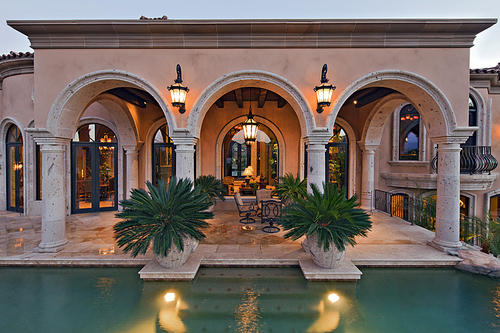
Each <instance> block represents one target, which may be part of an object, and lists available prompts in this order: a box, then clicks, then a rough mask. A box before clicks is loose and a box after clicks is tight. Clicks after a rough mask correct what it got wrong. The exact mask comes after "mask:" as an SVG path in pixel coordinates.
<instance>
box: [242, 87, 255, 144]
mask: <svg viewBox="0 0 500 333" xmlns="http://www.w3.org/2000/svg"><path fill="white" fill-rule="evenodd" d="M241 127H242V128H243V137H244V138H245V143H246V144H247V146H248V145H250V144H251V143H252V142H255V140H256V139H257V129H258V128H259V124H258V123H257V122H256V121H255V120H253V114H252V88H250V108H249V109H248V116H247V120H245V121H244V122H243V123H242V124H241Z"/></svg>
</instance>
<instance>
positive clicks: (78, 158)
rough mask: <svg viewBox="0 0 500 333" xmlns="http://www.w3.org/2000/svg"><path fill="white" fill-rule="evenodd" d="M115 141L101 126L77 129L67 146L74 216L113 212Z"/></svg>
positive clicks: (115, 168)
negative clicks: (70, 169) (76, 214)
mask: <svg viewBox="0 0 500 333" xmlns="http://www.w3.org/2000/svg"><path fill="white" fill-rule="evenodd" d="M117 151H118V141H117V138H116V135H115V133H114V132H113V131H112V130H111V129H110V128H109V127H107V126H104V125H101V124H96V123H93V124H87V125H83V126H81V127H79V128H78V130H77V131H76V134H75V137H74V139H73V142H72V144H71V162H72V163H71V164H72V170H73V172H72V174H71V176H72V177H71V178H72V182H71V184H72V187H71V188H72V192H73V193H72V211H73V212H74V213H83V212H97V211H105V210H116V209H117V208H118V198H117V195H116V193H117V190H118V187H117V183H118V182H117V175H118V152H117Z"/></svg>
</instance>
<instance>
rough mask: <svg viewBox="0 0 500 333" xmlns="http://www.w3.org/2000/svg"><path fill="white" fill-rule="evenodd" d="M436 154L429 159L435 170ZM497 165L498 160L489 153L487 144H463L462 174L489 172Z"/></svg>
mask: <svg viewBox="0 0 500 333" xmlns="http://www.w3.org/2000/svg"><path fill="white" fill-rule="evenodd" d="M437 161H438V155H437V154H436V156H434V158H433V159H432V161H431V165H432V169H434V171H436V172H437ZM497 166H498V161H497V159H496V158H495V157H493V155H491V147H489V146H465V147H462V151H461V152H460V173H463V174H470V175H472V174H482V173H488V174H491V171H492V170H493V169H495V168H496V167H497Z"/></svg>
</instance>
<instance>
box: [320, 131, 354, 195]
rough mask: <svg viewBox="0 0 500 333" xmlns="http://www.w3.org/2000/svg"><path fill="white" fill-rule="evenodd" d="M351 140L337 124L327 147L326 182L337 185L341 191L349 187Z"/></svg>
mask: <svg viewBox="0 0 500 333" xmlns="http://www.w3.org/2000/svg"><path fill="white" fill-rule="evenodd" d="M348 157H349V140H348V137H347V134H346V132H345V131H344V129H343V128H342V126H340V125H339V124H337V123H336V124H335V126H334V128H333V135H332V137H331V138H330V141H329V142H328V144H327V145H326V159H325V161H326V163H327V165H326V177H327V179H326V181H327V182H329V183H334V184H337V185H338V187H339V189H340V188H341V187H346V189H347V185H348V183H349V182H348V180H347V177H348V174H349V171H348V168H349V161H348Z"/></svg>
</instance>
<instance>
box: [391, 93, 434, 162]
mask: <svg viewBox="0 0 500 333" xmlns="http://www.w3.org/2000/svg"><path fill="white" fill-rule="evenodd" d="M409 104H410V105H411V103H410V102H405V103H403V104H401V105H399V106H398V107H397V108H396V110H394V112H393V113H392V161H389V162H388V163H389V164H390V165H405V166H417V165H419V166H425V165H427V164H428V163H429V162H425V164H424V163H422V162H423V161H425V153H426V147H427V134H426V130H425V125H424V122H423V121H421V119H420V118H419V125H420V126H419V133H418V135H419V138H418V161H404V160H399V144H400V141H399V140H400V139H401V138H400V133H399V131H400V125H401V122H400V112H401V109H403V108H404V107H405V106H407V105H409ZM398 162H403V163H402V164H398Z"/></svg>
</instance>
